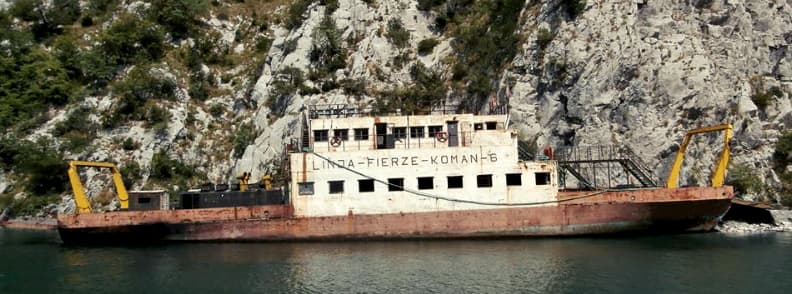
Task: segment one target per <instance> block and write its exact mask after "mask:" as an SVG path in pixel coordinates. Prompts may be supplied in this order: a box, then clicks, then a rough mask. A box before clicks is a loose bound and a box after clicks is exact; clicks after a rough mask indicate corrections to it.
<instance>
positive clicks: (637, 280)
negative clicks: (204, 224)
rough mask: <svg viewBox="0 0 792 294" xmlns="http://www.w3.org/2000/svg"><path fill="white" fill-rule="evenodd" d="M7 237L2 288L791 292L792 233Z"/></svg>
mask: <svg viewBox="0 0 792 294" xmlns="http://www.w3.org/2000/svg"><path fill="white" fill-rule="evenodd" d="M27 237H30V238H27ZM0 238H2V240H0V265H3V266H2V267H0V293H20V292H88V291H92V292H129V293H140V292H146V293H171V292H173V291H174V290H178V291H177V292H200V293H205V292H234V293H237V292H287V293H294V292H297V293H306V292H307V293H313V292H321V293H326V292H428V293H438V292H439V293H447V292H487V293H492V292H528V293H547V292H551V293H559V292H561V293H565V292H576V293H577V292H585V293H604V292H607V293H613V292H625V293H627V292H629V293H634V292H641V293H657V292H663V293H669V292H691V291H695V292H704V293H721V292H766V293H783V292H784V290H788V289H789V288H790V287H792V283H791V282H789V280H788V279H787V277H788V276H789V275H790V274H792V268H790V267H791V266H790V265H791V264H792V250H790V249H792V234H773V235H753V236H729V235H722V234H699V235H674V236H659V237H637V238H596V239H595V238H590V239H588V238H580V239H533V240H486V241H409V242H356V243H277V244H173V245H167V246H156V247H140V248H119V247H105V248H90V247H88V248H80V247H63V246H60V245H58V244H57V243H55V242H52V240H51V239H49V238H48V237H42V236H40V235H32V236H25V235H24V234H22V235H18V234H11V236H9V234H7V233H3V232H2V231H0ZM30 240H35V241H33V242H31V241H30Z"/></svg>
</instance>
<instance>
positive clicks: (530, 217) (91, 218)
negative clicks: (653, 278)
mask: <svg viewBox="0 0 792 294" xmlns="http://www.w3.org/2000/svg"><path fill="white" fill-rule="evenodd" d="M587 193H590V192H562V193H561V194H560V195H559V199H568V198H570V197H579V196H581V195H586V194H587ZM732 196H733V192H732V189H731V187H722V188H710V187H705V188H680V189H663V188H660V189H648V190H631V191H619V192H606V193H602V194H598V195H596V196H592V197H588V198H581V199H576V200H572V201H567V202H562V203H560V204H559V205H556V206H529V207H508V208H490V209H480V210H459V211H437V212H422V213H395V214H378V215H365V214H350V215H345V216H332V217H295V216H294V215H293V209H292V208H291V206H289V205H270V206H256V207H236V208H212V209H195V210H176V211H139V212H112V213H104V214H83V215H70V216H59V217H58V224H59V230H60V231H61V234H62V236H63V235H64V233H66V234H70V236H69V238H70V239H73V238H75V236H77V238H79V237H80V234H81V233H83V234H84V235H83V237H84V238H90V236H94V235H97V234H110V235H112V234H122V233H123V232H128V231H130V230H133V229H134V227H135V226H141V225H151V224H163V225H164V226H165V227H166V229H165V231H166V232H165V233H163V234H162V236H161V238H164V239H167V240H181V241H208V240H241V241H273V240H324V239H336V240H337V239H388V238H459V237H464V238H470V237H503V236H548V235H580V234H605V233H618V232H628V231H640V230H668V231H686V230H710V229H712V227H713V226H714V225H715V223H716V222H717V220H718V219H719V218H720V217H721V216H722V215H723V214H724V213H725V212H726V211H727V210H728V208H729V206H730V203H731V202H730V201H731V198H732ZM265 211H266V212H267V213H266V214H265ZM235 215H238V216H235ZM265 215H266V217H264V216H265ZM114 228H116V229H114ZM98 229H101V230H98ZM63 239H64V240H66V238H63Z"/></svg>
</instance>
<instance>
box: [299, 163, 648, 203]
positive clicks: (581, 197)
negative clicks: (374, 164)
mask: <svg viewBox="0 0 792 294" xmlns="http://www.w3.org/2000/svg"><path fill="white" fill-rule="evenodd" d="M308 153H310V154H313V155H314V156H316V157H319V158H321V159H323V160H325V161H327V162H329V163H330V164H331V165H334V166H336V167H340V168H342V169H345V170H347V171H349V172H352V173H354V174H356V175H359V176H361V177H364V178H367V179H370V180H374V181H375V182H378V183H382V184H385V185H387V186H390V187H395V188H399V189H401V190H403V191H405V192H408V193H410V194H415V195H418V196H423V197H428V198H433V199H437V200H445V201H449V202H458V203H468V204H477V205H488V206H531V205H543V204H552V203H563V202H569V201H573V200H578V199H583V198H589V197H594V196H597V195H600V194H604V193H607V192H613V191H614V190H611V189H606V190H600V191H596V192H593V193H589V194H585V195H580V196H575V197H571V198H566V199H560V200H547V201H538V202H518V203H498V202H482V201H475V200H465V199H459V198H452V197H446V196H438V195H433V194H429V193H424V192H421V191H416V190H412V189H407V188H405V187H403V186H399V185H396V184H391V183H388V182H387V181H383V180H380V179H378V178H375V177H372V176H369V175H367V174H364V173H362V172H359V171H357V170H354V169H351V168H349V167H346V166H343V165H341V164H338V163H336V162H334V161H332V160H331V159H329V158H327V157H324V156H322V155H319V154H317V153H315V152H313V151H308ZM627 190H633V189H627ZM634 190H638V189H634ZM619 191H625V190H619Z"/></svg>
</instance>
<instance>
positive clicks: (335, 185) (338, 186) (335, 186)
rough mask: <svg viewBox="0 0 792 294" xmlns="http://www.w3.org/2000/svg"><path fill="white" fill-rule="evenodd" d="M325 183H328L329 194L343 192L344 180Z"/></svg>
mask: <svg viewBox="0 0 792 294" xmlns="http://www.w3.org/2000/svg"><path fill="white" fill-rule="evenodd" d="M327 184H328V185H329V190H330V194H340V193H344V181H329V182H327Z"/></svg>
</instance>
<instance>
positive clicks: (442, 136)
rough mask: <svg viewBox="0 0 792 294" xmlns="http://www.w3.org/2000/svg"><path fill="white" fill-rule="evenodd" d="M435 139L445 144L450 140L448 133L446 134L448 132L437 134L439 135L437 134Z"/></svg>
mask: <svg viewBox="0 0 792 294" xmlns="http://www.w3.org/2000/svg"><path fill="white" fill-rule="evenodd" d="M435 138H436V139H437V141H439V142H445V141H446V140H448V133H446V132H437V134H435Z"/></svg>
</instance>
